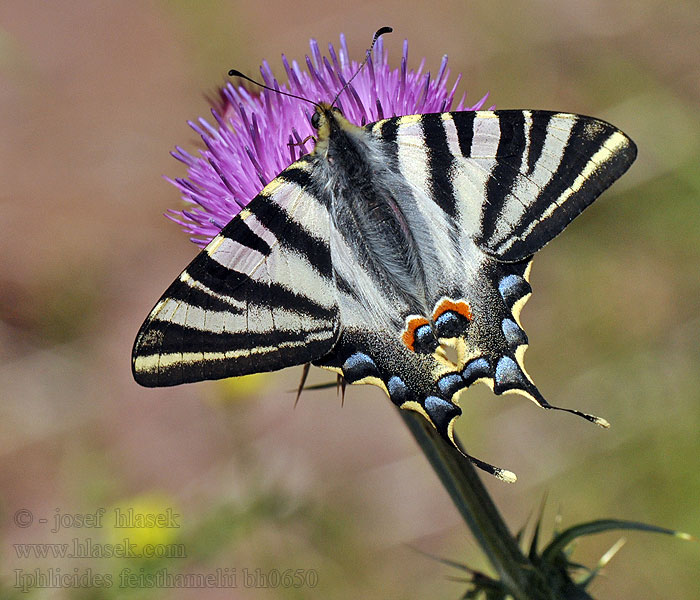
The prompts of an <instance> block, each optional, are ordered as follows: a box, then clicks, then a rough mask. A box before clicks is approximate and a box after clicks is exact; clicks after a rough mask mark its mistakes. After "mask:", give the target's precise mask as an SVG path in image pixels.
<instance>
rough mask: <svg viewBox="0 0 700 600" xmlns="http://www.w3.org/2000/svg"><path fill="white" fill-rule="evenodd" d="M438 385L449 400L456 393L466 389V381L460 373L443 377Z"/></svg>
mask: <svg viewBox="0 0 700 600" xmlns="http://www.w3.org/2000/svg"><path fill="white" fill-rule="evenodd" d="M437 384H438V389H439V390H440V392H442V393H443V394H444V395H445V397H447V398H452V396H453V394H454V393H455V392H457V391H458V390H461V389H462V388H464V387H466V384H465V383H464V379H462V376H461V375H460V374H459V373H449V374H448V375H445V376H444V377H441V378H440V379H439V380H438V382H437Z"/></svg>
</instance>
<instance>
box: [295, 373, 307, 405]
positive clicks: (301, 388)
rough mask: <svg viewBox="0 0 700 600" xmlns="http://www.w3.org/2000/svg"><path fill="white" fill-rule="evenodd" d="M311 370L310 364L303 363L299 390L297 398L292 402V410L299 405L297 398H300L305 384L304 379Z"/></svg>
mask: <svg viewBox="0 0 700 600" xmlns="http://www.w3.org/2000/svg"><path fill="white" fill-rule="evenodd" d="M310 368H311V363H305V364H304V368H303V370H302V372H301V381H300V382H299V389H298V390H297V397H296V400H294V408H296V407H297V404H299V398H301V392H302V390H303V389H304V384H305V383H306V378H307V377H308V376H309V369H310Z"/></svg>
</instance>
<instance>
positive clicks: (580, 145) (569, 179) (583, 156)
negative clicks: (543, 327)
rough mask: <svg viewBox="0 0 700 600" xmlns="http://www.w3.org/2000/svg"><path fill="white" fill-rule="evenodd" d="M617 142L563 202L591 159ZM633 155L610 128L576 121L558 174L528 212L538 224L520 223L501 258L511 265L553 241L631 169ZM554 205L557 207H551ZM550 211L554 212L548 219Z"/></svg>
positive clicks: (630, 146) (591, 121) (625, 141)
mask: <svg viewBox="0 0 700 600" xmlns="http://www.w3.org/2000/svg"><path fill="white" fill-rule="evenodd" d="M614 136H622V137H621V138H617V137H614ZM618 139H619V142H620V143H619V145H618V146H617V150H616V151H614V152H612V153H611V154H610V155H609V156H605V157H604V158H603V160H601V161H600V162H599V163H598V164H597V166H596V168H595V170H594V171H593V172H592V173H590V174H589V175H588V176H587V177H586V178H585V180H584V182H583V183H582V185H581V186H580V187H579V188H578V189H577V190H576V191H575V192H573V193H572V194H571V195H570V196H569V197H568V198H566V199H565V200H563V201H562V198H563V196H564V194H565V193H567V191H568V190H569V188H570V186H572V185H573V184H574V183H575V181H576V179H577V178H578V177H579V176H580V175H581V174H582V173H583V172H584V171H585V170H586V168H587V166H588V165H589V163H590V161H591V159H592V158H593V157H594V156H596V154H597V153H598V152H599V151H605V146H606V144H610V143H611V141H612V140H618ZM636 155H637V149H636V146H635V145H634V143H633V142H632V141H631V140H630V139H629V138H627V137H626V136H624V135H623V134H622V133H621V132H619V131H618V130H617V129H615V128H614V127H613V126H612V125H609V124H608V123H605V122H603V121H598V120H596V119H591V118H589V117H579V118H578V120H577V121H576V123H575V124H574V126H573V128H572V130H571V134H570V136H569V139H568V142H567V144H566V146H565V148H564V152H563V154H562V156H561V160H560V162H559V166H558V167H557V170H556V171H555V172H554V175H553V176H552V178H551V179H550V181H549V182H548V183H547V185H546V186H545V187H544V189H542V191H541V192H540V194H539V196H538V197H537V199H536V201H535V202H534V203H533V204H532V206H531V208H530V210H529V211H528V215H529V216H530V217H531V219H534V220H535V221H538V223H537V224H535V225H534V227H531V224H532V222H531V221H528V220H525V219H524V220H522V221H521V222H520V224H519V226H518V227H516V228H515V229H514V230H513V232H512V235H513V236H514V237H515V238H516V241H514V242H513V243H512V245H511V246H510V247H509V248H508V249H507V250H506V251H505V252H503V253H502V254H501V257H502V258H503V259H504V260H509V261H510V260H515V259H516V258H519V257H521V256H527V255H529V254H532V253H533V252H534V251H536V250H538V249H539V248H541V247H542V246H543V245H544V244H546V243H547V242H548V241H550V240H551V239H552V238H554V237H556V236H557V235H558V234H559V233H560V232H561V231H562V230H563V229H564V228H565V227H566V226H567V225H568V224H569V223H570V222H571V221H573V220H574V219H575V218H576V217H577V216H578V215H579V214H581V212H583V210H584V209H585V208H586V207H588V206H589V205H590V204H591V203H592V202H593V201H594V200H595V199H596V198H597V197H598V196H600V194H602V193H603V192H604V191H605V190H606V189H607V188H608V187H610V186H611V185H612V184H613V183H614V182H615V181H616V180H617V179H618V178H619V177H620V176H621V175H622V174H623V173H624V172H625V171H626V170H627V169H628V168H629V167H630V165H631V164H632V162H633V161H634V159H635V157H636ZM557 204H560V205H559V206H556V207H554V205H557ZM552 208H554V210H553V211H552V212H551V214H549V215H548V214H547V213H548V211H551V209H552Z"/></svg>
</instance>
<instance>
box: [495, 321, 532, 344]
mask: <svg viewBox="0 0 700 600" xmlns="http://www.w3.org/2000/svg"><path fill="white" fill-rule="evenodd" d="M501 329H502V331H503V336H504V337H505V338H506V342H508V345H509V346H510V347H511V348H513V349H515V348H517V347H518V346H522V345H524V344H527V335H526V334H525V332H524V331H523V330H522V329H520V327H518V324H517V323H516V322H515V321H513V319H503V322H502V323H501Z"/></svg>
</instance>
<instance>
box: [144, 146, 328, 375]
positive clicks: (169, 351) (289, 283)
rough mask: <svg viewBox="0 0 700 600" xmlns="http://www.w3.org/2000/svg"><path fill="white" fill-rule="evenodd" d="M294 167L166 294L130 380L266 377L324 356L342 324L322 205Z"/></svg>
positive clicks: (147, 325) (303, 165)
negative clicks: (261, 373) (253, 374)
mask: <svg viewBox="0 0 700 600" xmlns="http://www.w3.org/2000/svg"><path fill="white" fill-rule="evenodd" d="M308 184H309V172H308V163H307V162H306V161H305V159H303V158H302V159H301V160H300V161H297V162H296V163H294V164H293V165H291V166H290V167H288V168H287V169H286V170H285V171H283V172H282V173H281V174H280V175H279V176H278V177H277V178H276V179H274V180H273V181H272V182H271V183H270V184H269V185H267V186H266V187H265V189H263V191H262V192H261V193H260V194H259V195H258V196H257V197H256V198H254V199H253V200H252V201H251V202H250V203H249V204H248V206H247V207H246V208H245V209H244V210H243V211H242V212H241V213H240V214H239V215H237V216H236V217H235V218H234V219H233V220H232V221H231V222H230V223H229V224H228V225H227V226H226V227H224V229H223V230H222V231H221V232H220V233H219V235H217V236H216V237H215V238H214V239H213V240H212V241H211V243H209V245H208V246H207V247H206V248H205V249H204V250H202V252H200V254H199V255H198V256H197V257H196V258H195V259H194V260H193V261H192V262H191V263H190V264H189V266H188V267H187V268H186V269H185V270H184V271H183V272H182V274H181V275H180V277H179V278H178V279H177V280H176V281H175V282H174V283H173V284H172V285H171V286H170V287H169V288H168V289H167V290H166V292H165V293H164V294H163V296H162V297H161V299H160V300H159V301H158V303H157V304H156V306H155V308H154V309H153V310H152V311H151V313H150V315H149V316H148V318H147V319H146V321H145V322H144V324H143V325H142V327H141V330H140V331H139V333H138V336H137V338H136V342H135V344H134V349H133V355H132V367H133V373H134V378H135V379H136V381H137V382H138V383H140V384H141V385H145V386H149V387H150V386H166V385H177V384H180V383H186V382H193V381H201V380H205V379H219V378H223V377H232V376H238V375H246V374H249V373H257V372H262V371H272V370H276V369H281V368H283V367H288V366H292V365H299V364H303V363H306V362H309V361H311V360H314V359H317V358H319V357H320V356H322V355H323V354H325V353H327V352H328V351H329V350H330V349H331V347H332V346H333V344H334V343H335V340H336V337H337V334H338V328H339V322H338V309H337V300H336V296H335V289H334V287H333V281H332V267H331V258H330V252H329V238H330V222H329V216H328V210H327V207H325V206H323V205H322V204H321V203H320V202H319V200H318V196H316V195H312V194H309V193H307V191H306V190H305V188H306V187H307V185H308Z"/></svg>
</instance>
